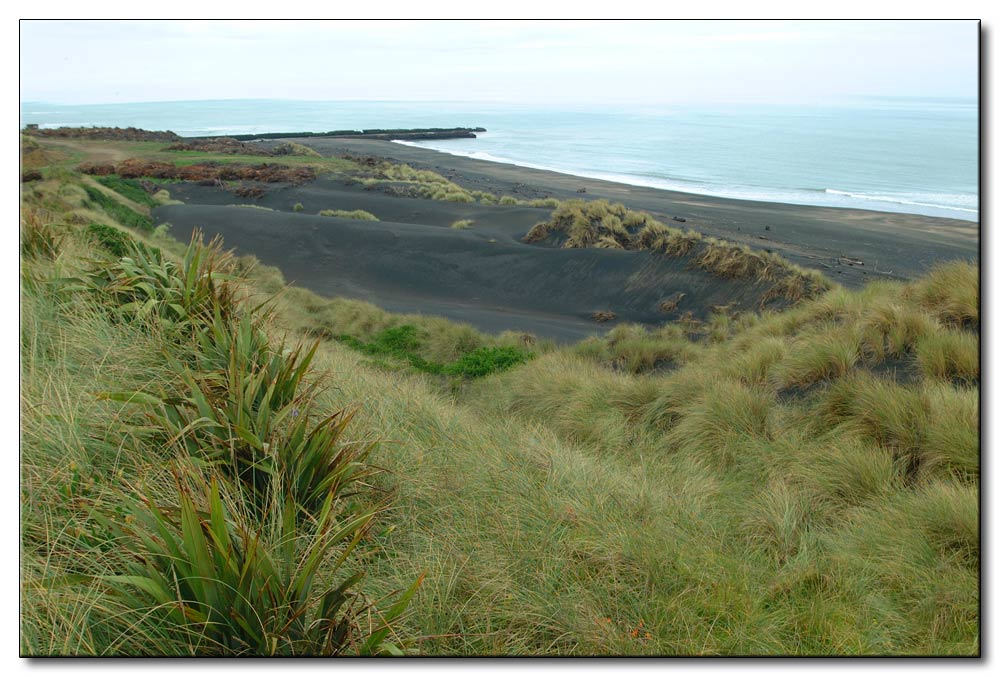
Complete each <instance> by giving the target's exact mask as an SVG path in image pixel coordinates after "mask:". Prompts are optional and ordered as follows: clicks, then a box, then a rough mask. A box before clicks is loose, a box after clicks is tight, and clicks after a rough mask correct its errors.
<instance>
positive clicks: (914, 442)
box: [814, 372, 929, 473]
mask: <svg viewBox="0 0 1000 677" xmlns="http://www.w3.org/2000/svg"><path fill="white" fill-rule="evenodd" d="M928 417H929V403H928V398H927V396H926V394H925V393H924V392H923V391H921V390H918V389H914V388H909V387H906V386H903V385H899V384H897V383H894V382H892V381H890V380H887V379H884V378H879V377H876V376H872V375H870V374H866V373H863V372H854V373H852V374H850V375H848V376H846V377H844V378H841V379H838V380H836V381H834V382H833V383H832V384H831V386H830V387H829V389H828V390H827V391H826V392H825V393H823V395H822V397H821V398H820V399H819V402H818V405H817V411H816V417H815V418H814V422H815V423H816V424H818V425H819V426H821V427H823V428H826V429H830V428H833V427H836V426H843V427H844V429H846V430H851V431H853V432H854V433H855V434H857V435H859V436H860V437H861V438H862V439H866V440H870V441H872V442H875V443H877V444H881V445H884V446H887V447H890V448H892V449H894V450H895V451H896V452H897V457H898V458H900V459H902V460H903V461H905V463H906V468H907V472H909V473H913V472H915V471H916V470H917V467H918V465H919V463H920V450H921V447H922V444H923V441H924V436H925V433H926V430H927V425H928Z"/></svg>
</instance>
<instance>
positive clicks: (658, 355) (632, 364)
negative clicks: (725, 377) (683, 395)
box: [575, 324, 700, 374]
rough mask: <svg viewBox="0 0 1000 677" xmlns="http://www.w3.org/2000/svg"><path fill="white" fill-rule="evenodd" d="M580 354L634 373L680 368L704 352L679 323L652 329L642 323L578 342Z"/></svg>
mask: <svg viewBox="0 0 1000 677" xmlns="http://www.w3.org/2000/svg"><path fill="white" fill-rule="evenodd" d="M575 352H576V354H577V355H580V356H581V357H586V358H589V359H592V360H594V361H595V362H598V363H600V364H604V365H605V366H608V367H610V368H612V369H616V370H622V371H626V372H628V373H631V374H642V373H649V372H654V371H665V370H669V369H673V368H676V367H678V366H680V365H682V364H685V363H687V362H689V361H690V360H692V359H693V358H694V357H695V356H696V355H698V354H700V352H699V346H698V345H697V344H696V343H694V342H692V341H691V340H690V339H688V337H687V336H685V335H683V333H682V332H679V331H677V327H676V326H675V325H667V326H665V327H663V328H661V329H658V330H650V329H648V328H646V327H644V326H642V325H638V324H620V325H618V326H616V327H615V328H614V329H612V330H611V331H609V332H608V333H607V335H606V336H604V337H603V338H598V337H592V338H590V339H588V340H586V341H583V342H581V343H579V344H577V346H576V348H575Z"/></svg>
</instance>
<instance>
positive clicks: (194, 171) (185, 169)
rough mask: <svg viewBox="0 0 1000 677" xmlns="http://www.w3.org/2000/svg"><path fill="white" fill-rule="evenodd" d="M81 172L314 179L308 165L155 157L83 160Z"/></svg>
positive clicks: (188, 178)
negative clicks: (192, 161)
mask: <svg viewBox="0 0 1000 677" xmlns="http://www.w3.org/2000/svg"><path fill="white" fill-rule="evenodd" d="M80 171H82V172H83V173H84V174H91V175H94V176H108V175H110V174H115V175H117V176H119V177H122V178H126V179H136V178H153V179H161V180H163V179H166V180H174V181H200V182H215V181H257V182H261V183H278V182H281V183H292V184H299V183H305V182H307V181H312V180H313V179H315V178H316V172H315V170H314V169H312V168H311V167H308V166H287V165H279V164H272V163H266V162H265V163H261V164H256V165H247V164H240V163H235V162H229V163H209V162H206V163H195V164H174V163H170V162H161V161H156V160H138V159H131V160H123V161H122V162H119V163H116V164H110V163H92V162H90V163H84V164H83V165H81V166H80Z"/></svg>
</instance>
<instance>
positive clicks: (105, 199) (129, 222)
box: [83, 185, 153, 232]
mask: <svg viewBox="0 0 1000 677" xmlns="http://www.w3.org/2000/svg"><path fill="white" fill-rule="evenodd" d="M83 190H84V191H85V192H86V194H87V198H88V203H89V204H87V205H86V206H87V207H89V208H91V209H99V210H101V211H103V212H104V213H105V214H107V215H108V216H109V217H110V218H111V219H113V220H114V221H116V222H118V223H120V224H121V225H123V226H125V227H127V228H134V229H135V230H138V231H142V232H150V231H152V230H153V220H152V219H151V218H150V217H148V216H146V215H145V214H140V213H139V212H137V211H135V210H134V209H132V208H131V207H128V206H127V205H125V204H122V203H121V202H119V201H118V200H115V199H114V198H112V197H110V196H109V195H107V194H106V193H104V192H102V191H100V190H98V189H97V188H93V187H91V186H87V185H84V186H83Z"/></svg>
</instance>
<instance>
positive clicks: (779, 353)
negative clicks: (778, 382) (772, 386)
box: [720, 337, 794, 387]
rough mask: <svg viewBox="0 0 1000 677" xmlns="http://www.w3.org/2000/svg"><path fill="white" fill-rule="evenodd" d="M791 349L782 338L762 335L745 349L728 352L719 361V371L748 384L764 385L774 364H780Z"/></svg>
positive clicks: (767, 381)
mask: <svg viewBox="0 0 1000 677" xmlns="http://www.w3.org/2000/svg"><path fill="white" fill-rule="evenodd" d="M793 350H794V348H792V347H791V346H790V345H789V342H788V341H787V340H785V339H783V338H777V337H762V338H760V339H759V340H757V341H754V342H753V343H751V344H750V346H749V347H747V348H746V350H744V351H742V352H739V353H737V354H735V355H734V354H732V353H730V354H729V355H728V356H727V359H726V360H725V361H724V362H723V363H721V365H720V371H721V372H722V373H723V374H725V375H726V376H728V377H729V378H733V379H737V380H739V381H741V382H742V383H744V384H746V385H748V386H758V387H760V386H764V385H766V384H768V383H769V381H770V375H771V373H772V371H775V369H776V365H779V364H782V362H783V361H784V359H785V357H786V355H788V354H789V352H790V351H793Z"/></svg>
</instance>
